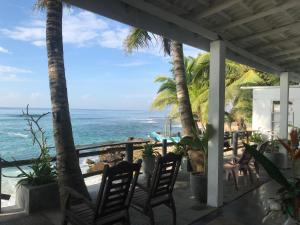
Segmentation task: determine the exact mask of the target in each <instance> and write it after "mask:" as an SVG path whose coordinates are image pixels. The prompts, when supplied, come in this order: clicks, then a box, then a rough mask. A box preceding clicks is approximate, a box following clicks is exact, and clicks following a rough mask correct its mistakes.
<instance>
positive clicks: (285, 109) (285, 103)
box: [279, 72, 289, 139]
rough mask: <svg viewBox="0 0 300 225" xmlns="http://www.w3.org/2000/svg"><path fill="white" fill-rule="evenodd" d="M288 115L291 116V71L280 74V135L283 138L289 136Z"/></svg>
mask: <svg viewBox="0 0 300 225" xmlns="http://www.w3.org/2000/svg"><path fill="white" fill-rule="evenodd" d="M288 117H289V73H288V72H284V73H281V74H280V128H279V129H280V130H279V136H280V138H282V139H287V138H288Z"/></svg>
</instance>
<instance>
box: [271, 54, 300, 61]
mask: <svg viewBox="0 0 300 225" xmlns="http://www.w3.org/2000/svg"><path fill="white" fill-rule="evenodd" d="M294 59H300V54H296V55H292V56H288V57H284V58H281V59H274V61H276V62H278V63H281V62H285V61H290V60H294Z"/></svg>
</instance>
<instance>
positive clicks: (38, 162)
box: [16, 106, 59, 213]
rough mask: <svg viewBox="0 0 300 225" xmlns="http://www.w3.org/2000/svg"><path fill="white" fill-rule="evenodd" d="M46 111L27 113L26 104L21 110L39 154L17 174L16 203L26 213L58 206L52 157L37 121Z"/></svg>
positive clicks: (55, 175)
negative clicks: (23, 109) (36, 113)
mask: <svg viewBox="0 0 300 225" xmlns="http://www.w3.org/2000/svg"><path fill="white" fill-rule="evenodd" d="M47 114H48V113H46V114H42V115H40V116H38V117H36V116H34V115H31V114H29V111H28V106H27V108H26V113H24V112H23V116H24V117H25V119H26V121H27V125H28V128H29V129H28V131H29V132H30V134H31V136H32V141H33V146H35V145H37V146H38V148H39V150H40V154H39V157H38V158H37V159H35V160H33V161H32V164H31V165H30V166H29V168H26V169H24V168H21V167H20V166H19V165H17V163H16V167H17V168H18V169H19V170H20V172H21V173H20V174H19V175H18V176H17V177H18V178H21V179H20V180H19V182H18V184H17V191H16V204H17V205H18V206H19V207H21V208H23V209H24V211H25V212H26V213H32V212H35V211H38V210H43V209H48V208H52V207H58V206H59V190H58V184H57V174H56V168H55V167H54V165H53V164H52V163H51V161H52V158H51V156H50V154H49V148H48V146H47V138H46V135H45V131H44V130H43V128H41V126H40V125H39V121H40V120H41V119H42V118H43V117H45V116H46V115H47Z"/></svg>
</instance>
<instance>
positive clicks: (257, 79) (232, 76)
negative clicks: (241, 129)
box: [152, 54, 279, 127]
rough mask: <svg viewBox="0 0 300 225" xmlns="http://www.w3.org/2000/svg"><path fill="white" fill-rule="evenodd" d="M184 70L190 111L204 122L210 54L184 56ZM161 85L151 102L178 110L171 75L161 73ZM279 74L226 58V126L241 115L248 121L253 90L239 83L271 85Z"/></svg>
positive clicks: (245, 84) (155, 105) (205, 119)
mask: <svg viewBox="0 0 300 225" xmlns="http://www.w3.org/2000/svg"><path fill="white" fill-rule="evenodd" d="M185 74H186V80H187V86H188V90H189V94H190V99H191V105H192V110H193V113H194V114H196V115H197V116H198V117H199V119H200V120H201V122H203V123H206V122H207V116H208V90H209V54H202V55H199V56H198V57H196V58H192V57H188V58H185ZM155 81H156V82H160V83H161V86H160V88H159V90H158V94H157V96H156V98H155V99H154V101H153V103H152V106H153V107H154V108H159V109H162V108H164V107H166V106H168V105H170V106H172V109H173V110H172V112H174V111H176V110H177V107H178V102H177V101H175V100H174V96H175V94H176V93H175V88H174V86H175V80H174V76H173V77H172V78H170V77H163V76H160V77H158V78H157V79H156V80H155ZM278 81H279V80H278V78H276V77H275V76H274V75H273V76H272V75H271V74H265V73H261V72H258V71H255V70H254V69H252V68H250V67H248V66H244V65H241V64H238V63H235V62H233V61H230V60H226V77H225V85H226V89H225V91H226V93H225V99H226V109H227V111H226V113H225V120H226V121H227V122H228V124H229V127H230V124H231V123H232V122H233V121H236V120H238V119H241V118H244V119H245V120H246V121H247V122H251V117H252V92H251V90H241V86H250V85H274V84H276V83H278Z"/></svg>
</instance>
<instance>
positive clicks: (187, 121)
mask: <svg viewBox="0 0 300 225" xmlns="http://www.w3.org/2000/svg"><path fill="white" fill-rule="evenodd" d="M172 59H173V67H174V75H175V82H176V95H177V100H178V108H179V114H180V119H181V124H182V129H183V136H192V135H193V133H194V132H195V130H196V126H195V121H194V118H193V113H192V107H191V102H190V97H189V92H188V87H187V83H186V76H185V68H184V58H183V49H182V44H180V43H178V42H176V41H172Z"/></svg>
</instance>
